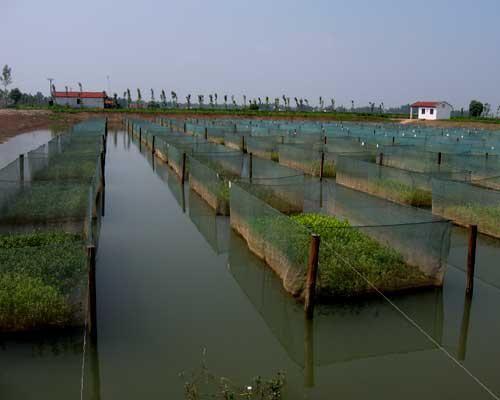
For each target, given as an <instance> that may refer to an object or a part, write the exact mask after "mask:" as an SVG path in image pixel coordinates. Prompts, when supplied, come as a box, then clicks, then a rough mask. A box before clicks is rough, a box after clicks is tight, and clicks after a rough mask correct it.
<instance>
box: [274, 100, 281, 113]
mask: <svg viewBox="0 0 500 400" xmlns="http://www.w3.org/2000/svg"><path fill="white" fill-rule="evenodd" d="M279 109H280V98H279V97H275V98H274V110H275V111H278V110H279Z"/></svg>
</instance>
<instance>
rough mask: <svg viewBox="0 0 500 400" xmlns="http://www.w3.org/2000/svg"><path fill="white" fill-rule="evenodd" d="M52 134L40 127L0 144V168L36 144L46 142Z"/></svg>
mask: <svg viewBox="0 0 500 400" xmlns="http://www.w3.org/2000/svg"><path fill="white" fill-rule="evenodd" d="M53 135H54V132H53V131H51V130H49V129H40V130H36V131H32V132H28V133H23V134H21V135H17V136H14V137H13V138H10V139H8V140H7V141H6V142H4V143H1V144H0V168H3V167H5V166H6V165H7V164H9V163H10V162H12V161H14V160H15V159H16V158H18V157H19V155H20V154H23V153H27V152H28V151H30V150H33V149H35V148H37V147H38V146H40V145H42V144H45V143H47V142H48V141H49V140H50V139H51V138H52V137H53Z"/></svg>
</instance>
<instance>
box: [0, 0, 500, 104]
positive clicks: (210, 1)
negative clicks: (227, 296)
mask: <svg viewBox="0 0 500 400" xmlns="http://www.w3.org/2000/svg"><path fill="white" fill-rule="evenodd" d="M499 15H500V1H498V0H476V1H475V2H472V1H470V0H467V1H464V0H453V1H451V0H450V1H448V0H434V1H420V2H408V1H401V0H392V1H391V0H378V1H368V0H366V1H361V0H351V1H348V0H345V1H340V0H309V1H307V0H301V1H296V0H286V1H284V0H267V1H266V0H252V1H244V0H232V1H230V0H201V1H198V0H177V1H170V0H163V1H160V0H119V1H110V0H85V1H71V0H45V1H40V0H0V16H1V18H0V20H1V23H0V65H4V64H8V65H9V66H11V67H12V72H13V79H14V83H13V85H12V87H19V88H20V89H21V90H23V91H29V92H36V91H42V92H43V93H45V94H48V91H49V83H48V81H47V78H49V77H50V78H54V79H55V85H56V88H57V89H59V90H64V86H69V87H72V88H73V89H75V90H76V89H77V88H78V84H77V82H82V84H83V87H84V90H99V91H100V90H108V79H107V77H108V76H109V89H110V91H111V93H115V92H116V93H118V94H119V95H120V96H121V95H122V94H123V92H124V91H125V90H126V89H127V88H130V89H131V91H132V93H133V96H135V93H136V88H141V91H142V93H143V98H144V99H148V98H149V92H150V88H153V89H154V90H155V93H156V96H157V97H158V95H159V91H160V90H161V89H165V91H166V92H167V93H170V91H171V90H174V91H176V92H177V94H178V96H179V99H181V100H184V98H185V96H186V95H187V94H188V93H191V94H192V96H193V98H196V95H197V94H205V97H207V95H208V93H218V95H219V98H222V96H223V94H228V95H232V94H233V95H235V96H236V98H237V100H238V101H241V97H242V95H244V94H245V95H247V97H248V98H254V97H255V98H256V97H257V96H260V97H262V98H264V97H265V96H269V97H270V98H271V99H273V98H274V97H281V96H282V95H286V96H289V97H291V98H292V99H293V97H295V96H296V97H299V98H300V97H302V98H307V99H309V101H310V103H311V104H317V103H318V97H319V96H323V98H324V99H326V103H328V104H329V102H330V100H329V99H331V98H335V100H336V104H337V105H342V104H343V105H346V106H350V102H351V100H354V102H355V105H356V106H360V105H366V104H368V102H370V101H373V102H376V103H377V104H379V103H380V102H384V104H385V105H386V107H387V106H394V105H401V104H407V103H410V102H413V101H416V100H446V101H448V102H450V103H451V104H453V105H454V107H455V108H456V109H459V108H460V107H465V106H467V105H468V103H469V101H470V100H471V99H478V100H481V101H483V102H488V103H490V104H492V106H493V108H494V109H495V110H496V108H497V107H498V105H499V104H500V23H499V22H498V17H499Z"/></svg>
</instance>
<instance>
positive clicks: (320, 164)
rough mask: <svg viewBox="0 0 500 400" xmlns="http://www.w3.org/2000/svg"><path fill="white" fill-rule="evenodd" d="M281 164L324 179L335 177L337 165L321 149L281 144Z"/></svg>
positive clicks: (279, 151) (279, 150)
mask: <svg viewBox="0 0 500 400" xmlns="http://www.w3.org/2000/svg"><path fill="white" fill-rule="evenodd" d="M278 154H279V157H278V158H279V162H280V164H283V165H286V166H287V167H291V168H295V169H298V170H301V171H303V172H304V173H306V174H308V175H313V176H320V174H321V173H322V176H323V177H334V176H335V164H334V162H333V160H332V159H331V158H330V157H329V158H326V157H325V153H324V152H323V151H321V148H318V147H312V146H307V145H295V144H281V145H278Z"/></svg>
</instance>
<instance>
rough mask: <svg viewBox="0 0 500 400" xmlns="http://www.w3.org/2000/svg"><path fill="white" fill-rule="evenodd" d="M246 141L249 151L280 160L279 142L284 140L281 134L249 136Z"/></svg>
mask: <svg viewBox="0 0 500 400" xmlns="http://www.w3.org/2000/svg"><path fill="white" fill-rule="evenodd" d="M245 142H246V149H247V153H252V154H253V155H255V156H257V157H261V158H266V159H268V160H273V161H278V144H279V143H281V142H282V137H281V136H268V137H248V138H246V140H245Z"/></svg>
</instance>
